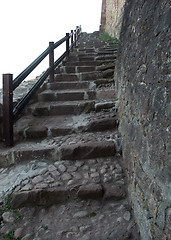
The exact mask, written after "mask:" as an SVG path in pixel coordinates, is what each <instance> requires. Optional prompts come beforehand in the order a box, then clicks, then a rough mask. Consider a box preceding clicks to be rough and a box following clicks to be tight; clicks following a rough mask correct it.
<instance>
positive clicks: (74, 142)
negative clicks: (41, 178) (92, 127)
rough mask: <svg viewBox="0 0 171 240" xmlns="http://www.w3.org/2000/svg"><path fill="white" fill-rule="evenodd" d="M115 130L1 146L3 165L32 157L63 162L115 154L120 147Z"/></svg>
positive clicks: (0, 162) (0, 157) (33, 158)
mask: <svg viewBox="0 0 171 240" xmlns="http://www.w3.org/2000/svg"><path fill="white" fill-rule="evenodd" d="M115 132H116V131H114V132H113V134H112V135H111V130H109V131H100V132H96V134H94V133H93V132H83V133H81V132H79V134H78V133H73V134H69V135H61V136H57V137H47V138H44V139H41V140H39V141H38V140H37V141H36V142H35V140H34V139H32V140H29V141H28V140H27V141H23V140H22V142H19V141H16V143H15V146H14V147H11V148H9V149H4V148H2V147H1V146H0V167H6V166H10V165H12V164H18V163H22V162H29V161H32V160H37V161H38V160H41V161H51V162H55V161H59V160H76V159H77V160H81V159H89V158H96V157H107V156H114V154H115V152H116V150H117V149H118V146H117V145H116V141H114V139H113V136H115V135H114V133H115Z"/></svg>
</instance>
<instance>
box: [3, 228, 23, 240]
mask: <svg viewBox="0 0 171 240" xmlns="http://www.w3.org/2000/svg"><path fill="white" fill-rule="evenodd" d="M15 230H16V228H13V229H12V230H11V231H10V232H9V233H8V234H5V236H4V237H5V239H7V240H21V238H14V232H15Z"/></svg>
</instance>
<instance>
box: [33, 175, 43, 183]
mask: <svg viewBox="0 0 171 240" xmlns="http://www.w3.org/2000/svg"><path fill="white" fill-rule="evenodd" d="M42 181H43V177H42V176H37V177H34V178H33V179H32V183H33V184H37V183H40V182H42Z"/></svg>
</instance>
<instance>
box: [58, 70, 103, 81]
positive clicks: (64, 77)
mask: <svg viewBox="0 0 171 240" xmlns="http://www.w3.org/2000/svg"><path fill="white" fill-rule="evenodd" d="M99 78H103V73H102V72H100V71H93V72H88V73H75V74H74V73H68V74H66V73H63V74H55V81H90V80H96V79H99Z"/></svg>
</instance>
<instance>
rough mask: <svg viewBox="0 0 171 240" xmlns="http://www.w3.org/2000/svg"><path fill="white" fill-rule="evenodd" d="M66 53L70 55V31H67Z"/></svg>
mask: <svg viewBox="0 0 171 240" xmlns="http://www.w3.org/2000/svg"><path fill="white" fill-rule="evenodd" d="M66 37H67V40H66V53H67V58H68V57H69V33H66Z"/></svg>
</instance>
